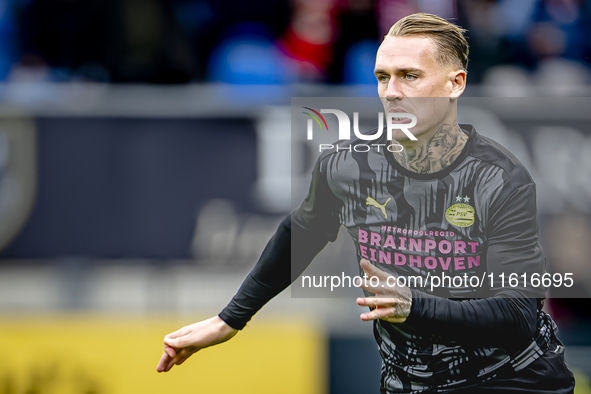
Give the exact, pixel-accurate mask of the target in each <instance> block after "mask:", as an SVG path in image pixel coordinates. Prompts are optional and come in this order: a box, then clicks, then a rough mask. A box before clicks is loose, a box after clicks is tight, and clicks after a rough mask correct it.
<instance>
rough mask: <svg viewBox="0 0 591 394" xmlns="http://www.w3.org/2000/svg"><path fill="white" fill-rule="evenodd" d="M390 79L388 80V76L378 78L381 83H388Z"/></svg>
mask: <svg viewBox="0 0 591 394" xmlns="http://www.w3.org/2000/svg"><path fill="white" fill-rule="evenodd" d="M388 79H389V78H388V76H387V75H380V76H379V77H378V81H380V82H388Z"/></svg>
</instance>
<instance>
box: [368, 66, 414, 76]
mask: <svg viewBox="0 0 591 394" xmlns="http://www.w3.org/2000/svg"><path fill="white" fill-rule="evenodd" d="M399 72H404V73H408V72H414V73H422V72H423V70H421V69H419V68H414V67H404V68H397V69H396V73H399ZM373 73H374V74H388V72H386V70H384V69H381V68H376V69H375V70H374V71H373Z"/></svg>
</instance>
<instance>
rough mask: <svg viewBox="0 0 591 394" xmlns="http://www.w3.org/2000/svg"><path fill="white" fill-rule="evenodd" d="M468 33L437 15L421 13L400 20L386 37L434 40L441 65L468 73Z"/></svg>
mask: <svg viewBox="0 0 591 394" xmlns="http://www.w3.org/2000/svg"><path fill="white" fill-rule="evenodd" d="M466 31H467V30H466V29H462V28H461V27H459V26H457V25H454V24H453V23H451V22H448V21H446V20H445V19H443V18H441V17H438V16H437V15H433V14H426V13H419V14H412V15H408V16H405V17H404V18H402V19H400V20H399V21H398V22H396V23H395V24H394V25H393V26H392V27H391V28H390V30H389V31H388V34H386V37H388V36H392V37H408V36H419V37H428V38H432V39H433V42H434V43H435V46H436V47H437V55H438V56H437V57H438V61H439V62H440V63H441V64H452V65H454V66H457V67H458V68H461V69H463V70H464V71H467V69H468V53H469V50H468V41H466V38H465V37H464V33H465V32H466ZM386 37H384V38H386Z"/></svg>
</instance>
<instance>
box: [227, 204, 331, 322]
mask: <svg viewBox="0 0 591 394" xmlns="http://www.w3.org/2000/svg"><path fill="white" fill-rule="evenodd" d="M327 242H328V240H326V239H323V238H322V237H318V236H317V235H314V234H312V233H310V232H306V231H303V230H302V229H299V228H295V229H293V230H292V222H291V215H289V216H287V217H286V218H285V219H283V221H282V222H281V224H280V225H279V228H278V229H277V232H276V233H275V235H273V237H272V238H271V240H270V241H269V243H268V244H267V246H266V247H265V250H264V251H263V254H262V255H261V257H260V258H259V261H258V262H257V264H256V265H255V267H254V268H253V269H252V271H251V272H250V273H249V274H248V276H247V277H246V279H245V280H244V282H243V283H242V286H240V289H239V290H238V293H236V295H235V296H234V298H233V299H232V301H230V303H229V304H228V305H227V306H226V308H224V310H222V312H221V313H220V314H219V316H220V318H222V319H223V320H224V321H225V322H226V323H227V324H228V325H230V327H232V328H235V329H237V330H241V329H242V328H244V326H245V325H246V323H248V321H249V320H250V319H251V318H252V316H254V314H255V313H257V312H258V311H259V310H260V309H261V308H262V307H263V306H264V305H265V304H266V303H267V302H269V300H271V299H272V298H273V297H275V296H276V295H277V294H279V293H281V292H282V291H283V290H285V289H286V288H287V287H288V286H289V285H290V284H291V283H292V282H293V281H295V280H296V279H297V278H298V277H299V276H300V275H301V274H302V272H304V270H305V269H306V268H307V267H308V265H310V262H311V261H312V259H314V257H315V256H316V255H317V254H318V252H320V251H321V250H322V248H324V246H325V245H326V243H327ZM292 243H293V246H294V248H297V250H298V259H297V261H293V262H292V258H291V257H292V256H291V248H292Z"/></svg>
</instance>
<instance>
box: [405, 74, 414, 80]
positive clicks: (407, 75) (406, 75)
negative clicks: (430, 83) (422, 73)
mask: <svg viewBox="0 0 591 394" xmlns="http://www.w3.org/2000/svg"><path fill="white" fill-rule="evenodd" d="M404 79H406V80H407V81H414V80H415V79H417V76H416V75H412V74H405V75H404Z"/></svg>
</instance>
